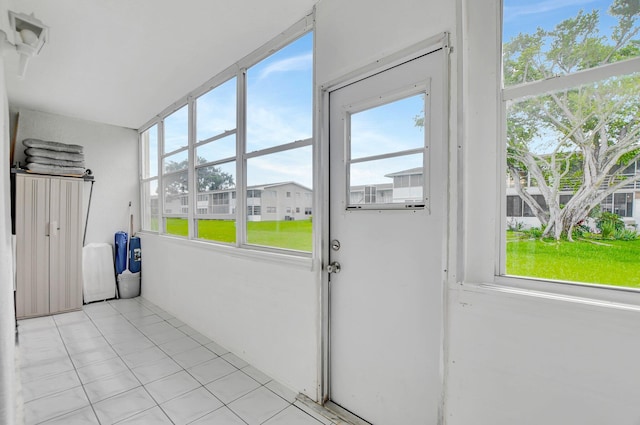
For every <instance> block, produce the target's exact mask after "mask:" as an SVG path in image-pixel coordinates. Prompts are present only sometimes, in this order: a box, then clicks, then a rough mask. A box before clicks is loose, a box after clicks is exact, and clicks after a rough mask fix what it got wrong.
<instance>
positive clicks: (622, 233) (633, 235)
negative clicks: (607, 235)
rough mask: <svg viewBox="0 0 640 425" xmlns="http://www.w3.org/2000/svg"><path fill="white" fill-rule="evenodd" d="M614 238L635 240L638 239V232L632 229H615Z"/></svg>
mask: <svg viewBox="0 0 640 425" xmlns="http://www.w3.org/2000/svg"><path fill="white" fill-rule="evenodd" d="M613 236H614V238H615V239H616V240H618V241H635V240H636V239H638V232H636V231H635V230H632V229H622V230H616V231H615V233H614V235H613Z"/></svg>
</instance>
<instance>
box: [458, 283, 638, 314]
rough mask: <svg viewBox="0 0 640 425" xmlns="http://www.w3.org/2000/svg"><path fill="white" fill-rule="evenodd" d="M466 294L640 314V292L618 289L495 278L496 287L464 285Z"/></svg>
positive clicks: (493, 284) (480, 284)
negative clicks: (492, 295)
mask: <svg viewBox="0 0 640 425" xmlns="http://www.w3.org/2000/svg"><path fill="white" fill-rule="evenodd" d="M462 288H463V289H464V290H469V291H472V292H485V293H486V292H487V291H489V292H493V293H502V294H505V295H509V294H510V295H514V296H523V297H532V298H539V299H546V300H553V301H558V302H570V303H576V304H583V305H591V306H596V307H602V308H613V309H617V310H631V311H640V290H638V289H635V288H625V287H618V286H605V285H595V284H582V283H575V282H562V281H551V280H543V279H540V280H537V279H530V278H529V279H528V278H520V277H514V276H496V277H495V279H494V281H493V283H464V284H463V285H462Z"/></svg>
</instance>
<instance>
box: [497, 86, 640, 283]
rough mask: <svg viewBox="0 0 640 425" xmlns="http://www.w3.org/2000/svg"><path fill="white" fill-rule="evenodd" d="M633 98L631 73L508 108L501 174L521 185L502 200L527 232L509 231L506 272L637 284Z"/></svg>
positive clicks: (637, 107)
mask: <svg viewBox="0 0 640 425" xmlns="http://www.w3.org/2000/svg"><path fill="white" fill-rule="evenodd" d="M638 99H640V74H631V75H626V76H621V77H612V78H608V79H606V80H602V81H599V82H597V83H594V84H587V85H583V86H579V87H574V88H571V89H567V90H563V91H559V92H556V93H550V94H543V95H539V96H536V97H531V98H527V99H521V100H519V101H518V102H513V103H511V104H509V105H508V108H507V114H506V117H507V145H506V148H507V163H506V168H507V170H508V171H509V173H510V175H511V176H526V177H525V178H522V179H521V180H520V181H521V182H524V183H526V184H523V185H522V188H521V189H519V188H518V187H517V185H513V187H510V188H507V192H506V193H505V195H506V196H515V195H521V197H522V199H523V200H524V202H523V216H524V217H526V220H523V221H522V222H523V224H524V225H525V227H526V229H525V232H522V233H521V234H518V235H515V234H514V233H513V232H512V231H510V230H508V231H507V240H508V241H509V242H508V243H507V244H506V252H507V258H506V273H507V274H510V275H516V276H530V277H537V278H544V279H557V280H564V281H574V282H585V283H597V284H604V285H618V286H629V287H640V262H638V261H637V260H632V258H636V259H637V258H639V257H640V240H638V239H637V234H636V230H635V228H634V227H633V225H635V224H637V223H639V222H640V215H639V214H636V213H635V209H634V205H633V204H634V201H635V193H637V191H638V186H637V183H635V182H634V181H633V180H632V179H634V178H635V176H636V174H635V166H634V163H635V162H636V161H637V160H638V154H639V151H638V136H637V134H638V133H639V132H640V123H638V121H637V118H636V117H637V116H638V114H640V102H638ZM525 191H526V193H528V194H529V195H531V197H529V198H528V197H526V196H524V192H525ZM507 199H509V198H507ZM625 227H626V230H625ZM568 239H573V241H574V242H569V241H568ZM611 270H616V273H611V272H610V271H611ZM607 271H608V272H607Z"/></svg>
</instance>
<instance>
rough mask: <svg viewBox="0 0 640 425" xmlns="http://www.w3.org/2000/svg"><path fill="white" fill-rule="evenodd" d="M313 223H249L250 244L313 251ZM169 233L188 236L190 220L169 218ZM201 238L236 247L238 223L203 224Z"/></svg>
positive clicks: (206, 222) (219, 221)
mask: <svg viewBox="0 0 640 425" xmlns="http://www.w3.org/2000/svg"><path fill="white" fill-rule="evenodd" d="M311 229H312V223H311V220H298V221H250V222H248V223H247V242H248V243H250V244H253V245H263V246H271V247H276V248H286V249H295V250H298V251H308V252H310V251H311V242H312V241H311ZM167 233H168V234H171V235H178V236H187V234H188V229H187V220H186V219H183V218H167ZM198 238H200V239H206V240H211V241H216V242H227V243H234V242H235V241H236V223H235V221H231V220H199V221H198Z"/></svg>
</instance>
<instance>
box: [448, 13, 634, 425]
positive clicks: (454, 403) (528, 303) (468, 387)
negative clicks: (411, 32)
mask: <svg viewBox="0 0 640 425" xmlns="http://www.w3.org/2000/svg"><path fill="white" fill-rule="evenodd" d="M499 3H500V2H499V1H498V0H488V1H481V2H480V1H477V0H464V1H463V2H462V5H463V8H462V9H461V10H460V23H461V28H460V29H461V33H462V34H463V37H462V40H461V41H462V45H461V46H458V47H459V49H458V54H459V55H460V57H459V59H460V60H461V61H462V62H463V64H464V71H463V76H462V82H463V87H462V90H461V96H462V99H461V102H460V105H461V112H462V116H463V118H464V120H463V122H462V123H461V124H462V126H461V129H462V131H463V132H464V135H465V137H464V145H463V146H464V159H465V161H464V167H463V170H464V181H463V185H462V186H461V187H462V189H461V190H462V192H461V193H460V194H459V195H460V196H461V199H462V201H463V205H464V226H463V233H462V237H461V238H460V240H459V242H460V243H462V244H463V245H462V252H463V253H464V255H463V258H462V260H463V269H464V273H465V279H464V282H461V283H455V282H452V284H451V288H450V299H449V306H448V307H449V324H450V326H449V331H448V334H449V341H448V347H447V348H448V363H447V380H446V382H447V393H446V396H447V398H446V411H445V418H446V420H447V422H446V423H447V424H448V425H467V424H492V425H512V424H519V425H529V424H530V425H534V424H536V425H538V424H549V425H555V424H558V425H564V424H581V425H597V424H616V425H618V424H620V425H627V424H628V425H631V424H634V425H636V424H639V423H640V408H638V403H637V400H636V399H637V394H638V393H639V392H640V380H639V379H638V377H639V376H640V362H638V359H639V358H640V339H639V338H637V335H638V332H639V331H640V325H639V324H640V309H638V308H637V306H638V305H640V303H639V300H638V296H637V295H638V294H630V293H617V292H614V291H611V290H608V289H599V288H580V287H573V286H568V285H564V284H543V283H540V282H530V283H529V282H517V281H512V282H507V284H509V285H519V286H521V287H522V288H523V289H521V290H511V291H505V289H504V288H506V286H505V284H504V282H502V286H497V287H493V288H492V287H490V286H489V287H487V286H486V285H485V284H487V283H489V284H492V283H494V282H495V277H494V274H495V258H496V255H497V252H498V247H499V245H498V238H497V237H496V235H497V224H498V223H497V221H496V220H497V217H498V212H497V211H498V210H497V197H498V196H502V194H501V193H500V191H499V190H496V188H499V187H500V184H501V182H504V175H503V174H501V173H499V170H500V167H499V164H500V163H501V162H502V161H503V160H504V159H503V158H502V157H501V155H502V153H501V152H502V149H501V147H500V146H499V145H497V142H496V141H498V140H500V127H499V125H498V122H499V116H498V108H499V101H498V99H499V97H498V93H499V78H500V74H499V67H498V64H499V63H500V58H499V54H498V42H497V40H498V39H499V38H498V37H499V31H500V25H499V10H500V9H499V7H500V5H499ZM611 272H612V273H615V272H616V271H615V270H612V271H611ZM497 283H498V284H500V283H501V282H500V281H498V282H497ZM532 288H533V289H537V291H535V290H532ZM609 298H610V299H613V300H614V301H616V302H606V301H605V302H600V301H598V300H601V299H609Z"/></svg>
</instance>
